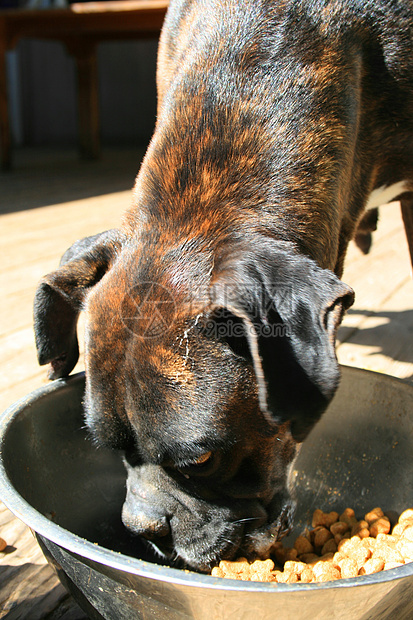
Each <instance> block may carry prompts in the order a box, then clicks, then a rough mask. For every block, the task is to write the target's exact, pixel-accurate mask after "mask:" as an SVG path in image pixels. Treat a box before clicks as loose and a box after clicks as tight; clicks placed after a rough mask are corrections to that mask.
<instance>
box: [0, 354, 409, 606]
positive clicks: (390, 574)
mask: <svg viewBox="0 0 413 620" xmlns="http://www.w3.org/2000/svg"><path fill="white" fill-rule="evenodd" d="M341 368H342V369H344V372H345V373H346V374H349V373H355V374H360V373H368V374H374V375H378V376H380V378H383V380H390V381H391V382H392V383H396V384H399V385H400V384H401V385H404V386H407V389H409V388H411V389H412V394H413V386H411V385H410V384H409V383H407V382H406V381H403V380H402V379H399V378H397V377H391V376H389V375H385V374H382V373H376V372H373V371H370V370H364V369H360V368H355V367H350V366H341ZM84 377H85V373H84V372H80V373H77V374H74V375H71V376H69V377H66V378H62V379H56V380H55V381H51V382H50V383H49V384H47V385H45V386H41V387H39V388H37V389H35V390H33V391H32V392H30V393H29V394H27V395H26V396H24V397H22V398H20V399H19V400H17V401H16V402H15V403H14V404H12V405H11V406H10V407H8V408H7V409H6V410H5V411H4V412H3V413H2V414H1V415H0V501H3V503H4V504H5V506H6V507H7V508H8V509H9V510H10V511H11V512H12V513H13V514H14V515H15V516H16V517H17V518H18V519H20V520H21V521H22V522H23V523H25V524H26V525H27V526H28V527H29V528H30V529H31V530H33V531H34V532H35V533H36V534H39V535H40V536H42V537H43V538H45V539H47V540H50V541H51V542H52V543H54V544H55V545H57V546H59V547H62V548H63V549H65V550H66V551H68V552H70V553H73V554H75V555H77V556H80V557H81V558H85V559H88V560H91V561H93V562H96V563H98V564H102V565H104V566H109V567H110V568H112V569H116V570H120V571H122V572H126V573H131V574H134V575H137V576H140V577H145V578H148V579H154V580H157V581H164V582H167V583H170V584H172V585H173V584H174V585H180V586H186V587H198V588H208V589H213V590H232V591H237V592H260V593H268V594H270V593H272V594H273V595H274V594H276V593H277V592H308V591H315V590H316V591H319V590H329V589H331V588H338V587H340V588H343V587H344V588H349V587H360V586H367V585H373V584H377V583H384V582H389V581H394V580H396V579H401V578H405V577H412V576H413V562H410V563H408V564H405V565H403V566H399V567H397V568H393V569H389V570H386V571H381V572H379V573H374V574H372V575H363V576H358V577H353V578H351V579H340V580H337V581H327V582H321V583H312V584H311V583H308V584H307V583H292V584H278V583H274V582H270V583H266V582H257V581H240V580H235V579H226V578H225V579H223V578H220V577H213V576H212V575H206V574H200V573H196V572H193V571H190V570H182V569H178V568H173V567H167V566H162V565H160V564H156V563H152V562H149V561H146V560H140V559H138V558H134V557H131V556H127V555H124V554H121V553H119V552H116V551H112V550H111V549H107V548H105V547H102V546H100V545H97V544H96V543H93V542H91V541H89V540H86V539H85V538H82V537H80V536H78V535H77V534H74V533H73V532H70V531H69V530H67V529H65V528H63V527H62V526H60V525H58V524H57V523H54V522H52V521H50V520H49V519H48V518H47V517H46V516H45V515H43V514H41V513H40V512H38V511H37V510H36V509H35V508H34V507H33V506H31V505H30V504H29V503H28V502H27V501H26V500H25V499H24V498H23V497H22V496H21V495H20V494H19V493H18V492H17V491H16V489H15V488H14V487H13V485H12V483H11V481H10V479H9V478H8V476H7V473H6V470H5V466H4V462H3V445H4V440H5V435H6V433H7V430H8V428H9V427H10V425H11V424H12V422H13V420H14V419H15V418H17V417H18V416H19V414H20V413H21V412H22V411H23V410H25V409H26V408H28V407H30V406H31V405H32V404H33V403H34V402H36V401H38V400H41V399H44V398H47V396H48V395H49V394H51V393H53V392H56V391H59V390H61V389H62V388H64V387H66V386H68V385H70V384H76V383H81V382H83V381H84Z"/></svg>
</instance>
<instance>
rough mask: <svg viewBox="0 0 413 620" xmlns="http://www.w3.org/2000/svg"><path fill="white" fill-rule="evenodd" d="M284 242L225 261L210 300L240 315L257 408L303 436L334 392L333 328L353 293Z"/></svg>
mask: <svg viewBox="0 0 413 620" xmlns="http://www.w3.org/2000/svg"><path fill="white" fill-rule="evenodd" d="M285 246H287V244H284V243H281V242H280V243H278V244H277V245H276V244H274V243H271V245H270V244H268V243H266V242H264V243H263V244H262V245H261V247H260V249H259V250H256V251H254V252H253V253H243V255H242V256H240V255H238V257H237V259H236V260H233V259H230V260H229V261H225V264H224V265H223V267H222V269H221V270H220V273H219V275H218V277H217V280H216V281H215V283H214V285H213V293H212V297H213V303H214V305H216V306H218V307H225V308H226V309H227V310H229V311H230V312H231V313H232V314H233V315H235V316H236V317H238V318H241V319H242V320H243V323H244V331H245V335H246V337H247V339H248V343H249V349H250V353H251V357H252V361H253V365H254V370H255V374H256V378H257V383H258V397H259V403H260V408H261V410H262V412H263V413H264V415H266V417H267V419H268V420H269V421H271V423H272V424H274V423H275V424H281V423H283V422H286V421H290V422H291V432H292V434H293V436H294V438H295V439H296V440H297V441H303V440H304V439H305V437H306V436H307V435H308V433H309V432H310V430H311V429H312V427H313V426H314V424H315V423H316V422H317V420H318V419H319V418H320V417H321V415H322V413H323V412H324V410H325V409H326V407H327V405H328V403H329V402H330V400H331V398H332V397H333V395H334V393H335V391H336V389H337V386H338V383H339V379H340V371H339V366H338V362H337V357H336V352H335V339H336V332H337V329H338V326H339V324H340V322H341V319H342V316H343V313H344V311H345V310H346V309H347V308H348V307H349V306H350V305H351V304H352V303H353V301H354V293H353V291H352V289H351V288H350V287H349V286H347V285H346V284H344V283H343V282H341V280H339V279H338V278H337V276H336V275H335V274H334V273H333V272H331V271H329V270H326V269H321V268H320V267H318V266H317V264H316V263H315V262H314V261H313V260H311V259H310V258H307V257H305V256H303V255H300V254H297V253H294V252H293V251H292V250H290V249H288V246H287V248H285Z"/></svg>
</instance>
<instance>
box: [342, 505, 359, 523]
mask: <svg viewBox="0 0 413 620" xmlns="http://www.w3.org/2000/svg"><path fill="white" fill-rule="evenodd" d="M339 520H340V521H344V523H347V524H348V525H350V527H352V526H353V525H354V524H355V523H357V519H356V515H355V514H354V510H353V509H352V508H346V509H345V510H344V511H343V512H342V513H341V515H340V517H339Z"/></svg>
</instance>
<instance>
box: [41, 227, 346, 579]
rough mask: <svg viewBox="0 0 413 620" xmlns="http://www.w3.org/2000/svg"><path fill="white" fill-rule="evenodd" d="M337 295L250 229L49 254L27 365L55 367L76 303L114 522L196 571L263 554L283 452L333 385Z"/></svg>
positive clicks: (331, 279) (330, 279)
mask: <svg viewBox="0 0 413 620" xmlns="http://www.w3.org/2000/svg"><path fill="white" fill-rule="evenodd" d="M251 247H255V249H251ZM352 300H353V293H352V291H351V289H349V288H348V287H347V286H346V285H344V284H343V283H342V282H341V281H340V280H339V279H338V278H337V277H336V276H335V275H334V274H333V273H332V272H330V271H328V270H324V269H321V268H320V267H318V266H317V265H316V264H315V262H313V261H312V260H311V259H309V258H307V257H304V256H302V255H300V254H299V253H297V252H295V251H294V248H293V247H292V246H291V245H290V244H288V243H283V242H276V241H274V240H269V239H266V238H263V239H262V240H261V241H260V243H257V244H255V246H251V244H249V246H248V247H247V246H244V245H243V244H238V245H237V244H235V243H234V244H229V246H228V245H227V247H226V249H225V251H221V252H219V253H217V252H212V251H210V249H207V248H202V247H200V244H199V243H198V242H197V241H196V240H193V239H192V240H191V241H186V242H183V243H178V241H177V242H176V244H175V247H174V248H173V250H171V249H170V250H169V252H166V251H165V248H160V247H159V246H158V248H157V250H156V252H155V251H154V250H153V248H152V252H150V251H149V247H146V246H145V244H144V243H140V244H139V245H138V243H137V242H136V240H133V239H131V238H130V237H128V236H127V235H126V234H124V233H121V232H119V231H109V232H108V233H104V234H102V235H100V236H97V237H94V238H90V239H88V240H85V241H83V242H79V243H78V244H76V245H75V246H74V247H73V248H72V249H71V250H70V251H69V252H68V253H67V254H66V255H65V257H64V258H63V261H62V264H61V267H60V268H59V269H58V270H57V271H55V272H54V273H52V274H49V275H48V276H46V277H45V278H44V279H43V281H42V282H41V283H40V285H39V288H38V290H37V293H36V299H35V313H34V314H35V333H36V343H37V348H38V356H39V362H40V363H41V364H46V363H51V373H50V376H51V378H56V377H58V376H64V375H67V374H69V372H70V371H71V370H72V368H73V367H74V365H75V363H76V360H77V357H78V345H77V336H76V321H77V315H78V313H79V312H80V310H81V309H84V310H85V313H86V331H85V362H86V395H85V410H86V414H85V415H86V421H87V424H88V426H89V428H90V430H91V432H92V434H93V436H94V437H95V439H96V441H97V442H99V443H100V444H105V445H108V446H112V447H113V448H117V449H121V450H123V451H124V461H125V466H126V469H127V495H126V500H125V503H124V507H123V521H124V523H125V525H126V526H127V527H128V528H129V529H131V530H132V531H133V532H136V533H137V534H141V535H143V536H145V537H146V538H149V539H152V540H155V541H156V543H157V544H159V546H160V547H161V548H163V549H164V550H167V552H168V553H171V554H172V555H173V556H175V557H177V558H180V559H181V560H183V561H184V562H185V564H186V565H189V566H191V567H193V568H197V569H199V570H208V569H209V568H210V567H211V566H213V565H214V564H215V563H217V562H218V561H219V560H220V559H222V558H227V559H231V558H234V557H235V556H237V555H240V553H242V554H243V555H247V556H253V555H257V554H258V555H261V556H265V554H266V553H268V550H269V548H270V547H271V545H272V544H273V542H274V541H275V539H277V537H279V536H280V535H282V533H283V532H284V531H285V530H287V529H288V526H289V520H290V518H291V514H292V509H293V503H294V502H293V499H292V498H291V496H290V490H289V484H288V472H289V469H290V468H291V464H292V463H293V460H294V457H295V454H296V450H297V445H298V444H299V443H301V442H302V441H303V439H304V438H305V437H306V436H307V434H308V433H309V432H310V430H311V428H312V427H313V426H314V424H315V423H316V422H317V420H318V419H319V417H320V416H321V415H322V413H323V411H324V410H325V408H326V406H327V405H328V403H329V402H330V400H331V398H332V396H333V395H334V392H335V390H336V387H337V385H338V381H339V368H338V364H337V360H336V356H335V346H334V345H335V333H336V329H337V327H338V325H339V323H340V320H341V317H342V313H343V311H344V309H345V308H347V307H348V306H349V305H350V304H351V303H352Z"/></svg>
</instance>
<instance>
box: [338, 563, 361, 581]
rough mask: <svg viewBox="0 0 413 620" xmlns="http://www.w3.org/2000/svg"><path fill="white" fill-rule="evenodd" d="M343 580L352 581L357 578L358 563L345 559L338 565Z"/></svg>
mask: <svg viewBox="0 0 413 620" xmlns="http://www.w3.org/2000/svg"><path fill="white" fill-rule="evenodd" d="M338 565H339V568H340V573H341V577H342V579H351V578H352V577H357V575H358V570H359V569H358V568H357V562H356V561H355V560H353V559H352V558H343V559H342V560H340V561H339V563H338Z"/></svg>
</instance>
